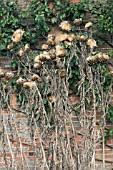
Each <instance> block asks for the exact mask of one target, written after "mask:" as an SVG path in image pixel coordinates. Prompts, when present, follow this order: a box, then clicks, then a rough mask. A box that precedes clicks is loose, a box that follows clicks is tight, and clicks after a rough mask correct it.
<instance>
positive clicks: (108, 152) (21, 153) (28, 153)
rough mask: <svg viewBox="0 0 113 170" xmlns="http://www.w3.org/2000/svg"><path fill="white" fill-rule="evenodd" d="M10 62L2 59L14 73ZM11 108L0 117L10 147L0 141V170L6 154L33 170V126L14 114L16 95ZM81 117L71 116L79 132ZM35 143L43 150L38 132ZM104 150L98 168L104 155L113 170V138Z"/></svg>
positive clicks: (98, 156)
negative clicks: (14, 132)
mask: <svg viewBox="0 0 113 170" xmlns="http://www.w3.org/2000/svg"><path fill="white" fill-rule="evenodd" d="M4 1H5V0H4ZM79 1H80V0H71V2H72V3H75V2H79ZM28 3H29V2H27V3H25V1H24V0H19V5H20V7H21V8H23V7H25V6H26V5H27V4H28ZM9 62H10V60H9V59H8V58H7V59H6V58H0V65H1V67H2V68H3V69H4V70H7V71H8V70H11V68H10V67H9ZM111 97H112V95H111ZM70 101H71V102H76V103H79V99H78V97H77V96H76V95H72V96H71V98H70ZM10 105H11V108H12V112H9V111H8V110H7V109H6V110H4V112H3V113H1V115H0V121H2V120H3V121H4V123H5V129H4V130H5V136H4V140H5V143H6V141H7V145H6V146H4V143H3V139H2V140H0V169H1V170H5V168H6V163H5V160H4V156H3V155H4V154H6V157H7V162H8V164H10V163H11V162H12V159H14V161H16V163H17V164H18V167H20V170H21V167H22V166H23V165H22V164H23V162H25V165H26V167H25V168H26V169H28V168H27V167H30V168H31V169H33V167H34V165H35V161H36V153H35V152H34V149H33V147H32V142H33V141H31V137H30V127H29V126H28V119H27V115H25V114H23V113H20V112H18V111H13V109H17V110H18V104H17V97H16V94H14V93H12V96H11V101H10ZM89 114H90V111H89ZM78 116H79V115H74V114H72V120H73V123H74V126H75V129H76V130H79V129H80V123H79V121H78ZM9 119H10V120H11V122H12V123H11V124H9ZM97 119H98V120H99V119H101V113H100V112H98V114H97ZM11 127H12V128H11ZM106 128H113V124H111V123H110V122H108V121H106ZM13 129H14V131H15V129H16V131H17V132H18V136H16V135H15V134H13V138H12V135H11V133H12V131H13ZM2 130H3V127H2V124H0V138H3V136H2ZM97 131H98V129H97ZM97 133H98V132H97ZM51 135H52V136H53V138H54V136H55V132H52V134H51ZM82 139H83V137H82V136H81V135H78V136H77V137H76V140H77V141H78V143H79V146H80V147H81V148H82ZM33 140H35V143H36V147H37V148H38V147H40V138H39V136H38V132H36V135H35V137H34V139H33ZM8 141H10V144H11V146H9V145H8ZM3 147H4V148H5V151H6V153H3ZM48 147H49V139H48V141H46V148H48ZM10 148H11V149H10ZM104 148H105V150H104V152H103V145H102V143H100V145H98V146H97V147H96V161H97V164H98V169H99V170H101V169H102V160H103V156H104V158H105V165H106V170H107V169H109V170H110V169H112V168H113V137H107V141H106V146H104ZM12 156H13V158H12ZM50 159H51V155H50Z"/></svg>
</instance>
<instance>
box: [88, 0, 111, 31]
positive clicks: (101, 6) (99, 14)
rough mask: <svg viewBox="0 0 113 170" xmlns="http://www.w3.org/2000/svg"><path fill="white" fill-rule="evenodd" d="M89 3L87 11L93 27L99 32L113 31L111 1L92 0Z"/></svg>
mask: <svg viewBox="0 0 113 170" xmlns="http://www.w3.org/2000/svg"><path fill="white" fill-rule="evenodd" d="M90 3H91V4H90V5H89V11H90V13H91V18H92V21H93V23H94V24H95V29H96V31H97V32H98V33H99V32H101V33H102V34H104V33H107V34H108V33H109V34H112V33H113V15H112V13H113V2H112V1H108V2H107V0H104V1H102V2H100V1H98V0H97V1H94V0H92V1H91V2H90Z"/></svg>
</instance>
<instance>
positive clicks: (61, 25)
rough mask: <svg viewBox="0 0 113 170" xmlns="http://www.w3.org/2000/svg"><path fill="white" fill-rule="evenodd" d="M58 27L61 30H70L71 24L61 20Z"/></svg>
mask: <svg viewBox="0 0 113 170" xmlns="http://www.w3.org/2000/svg"><path fill="white" fill-rule="evenodd" d="M59 27H60V28H61V29H62V30H65V31H70V30H71V25H70V24H69V22H68V21H62V22H61V24H60V25H59Z"/></svg>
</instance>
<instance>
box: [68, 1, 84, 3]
mask: <svg viewBox="0 0 113 170" xmlns="http://www.w3.org/2000/svg"><path fill="white" fill-rule="evenodd" d="M80 1H81V0H70V2H72V3H77V2H80Z"/></svg>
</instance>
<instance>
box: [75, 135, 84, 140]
mask: <svg viewBox="0 0 113 170" xmlns="http://www.w3.org/2000/svg"><path fill="white" fill-rule="evenodd" d="M75 139H76V140H78V141H81V140H83V137H82V136H81V135H78V136H76V138H75Z"/></svg>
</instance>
